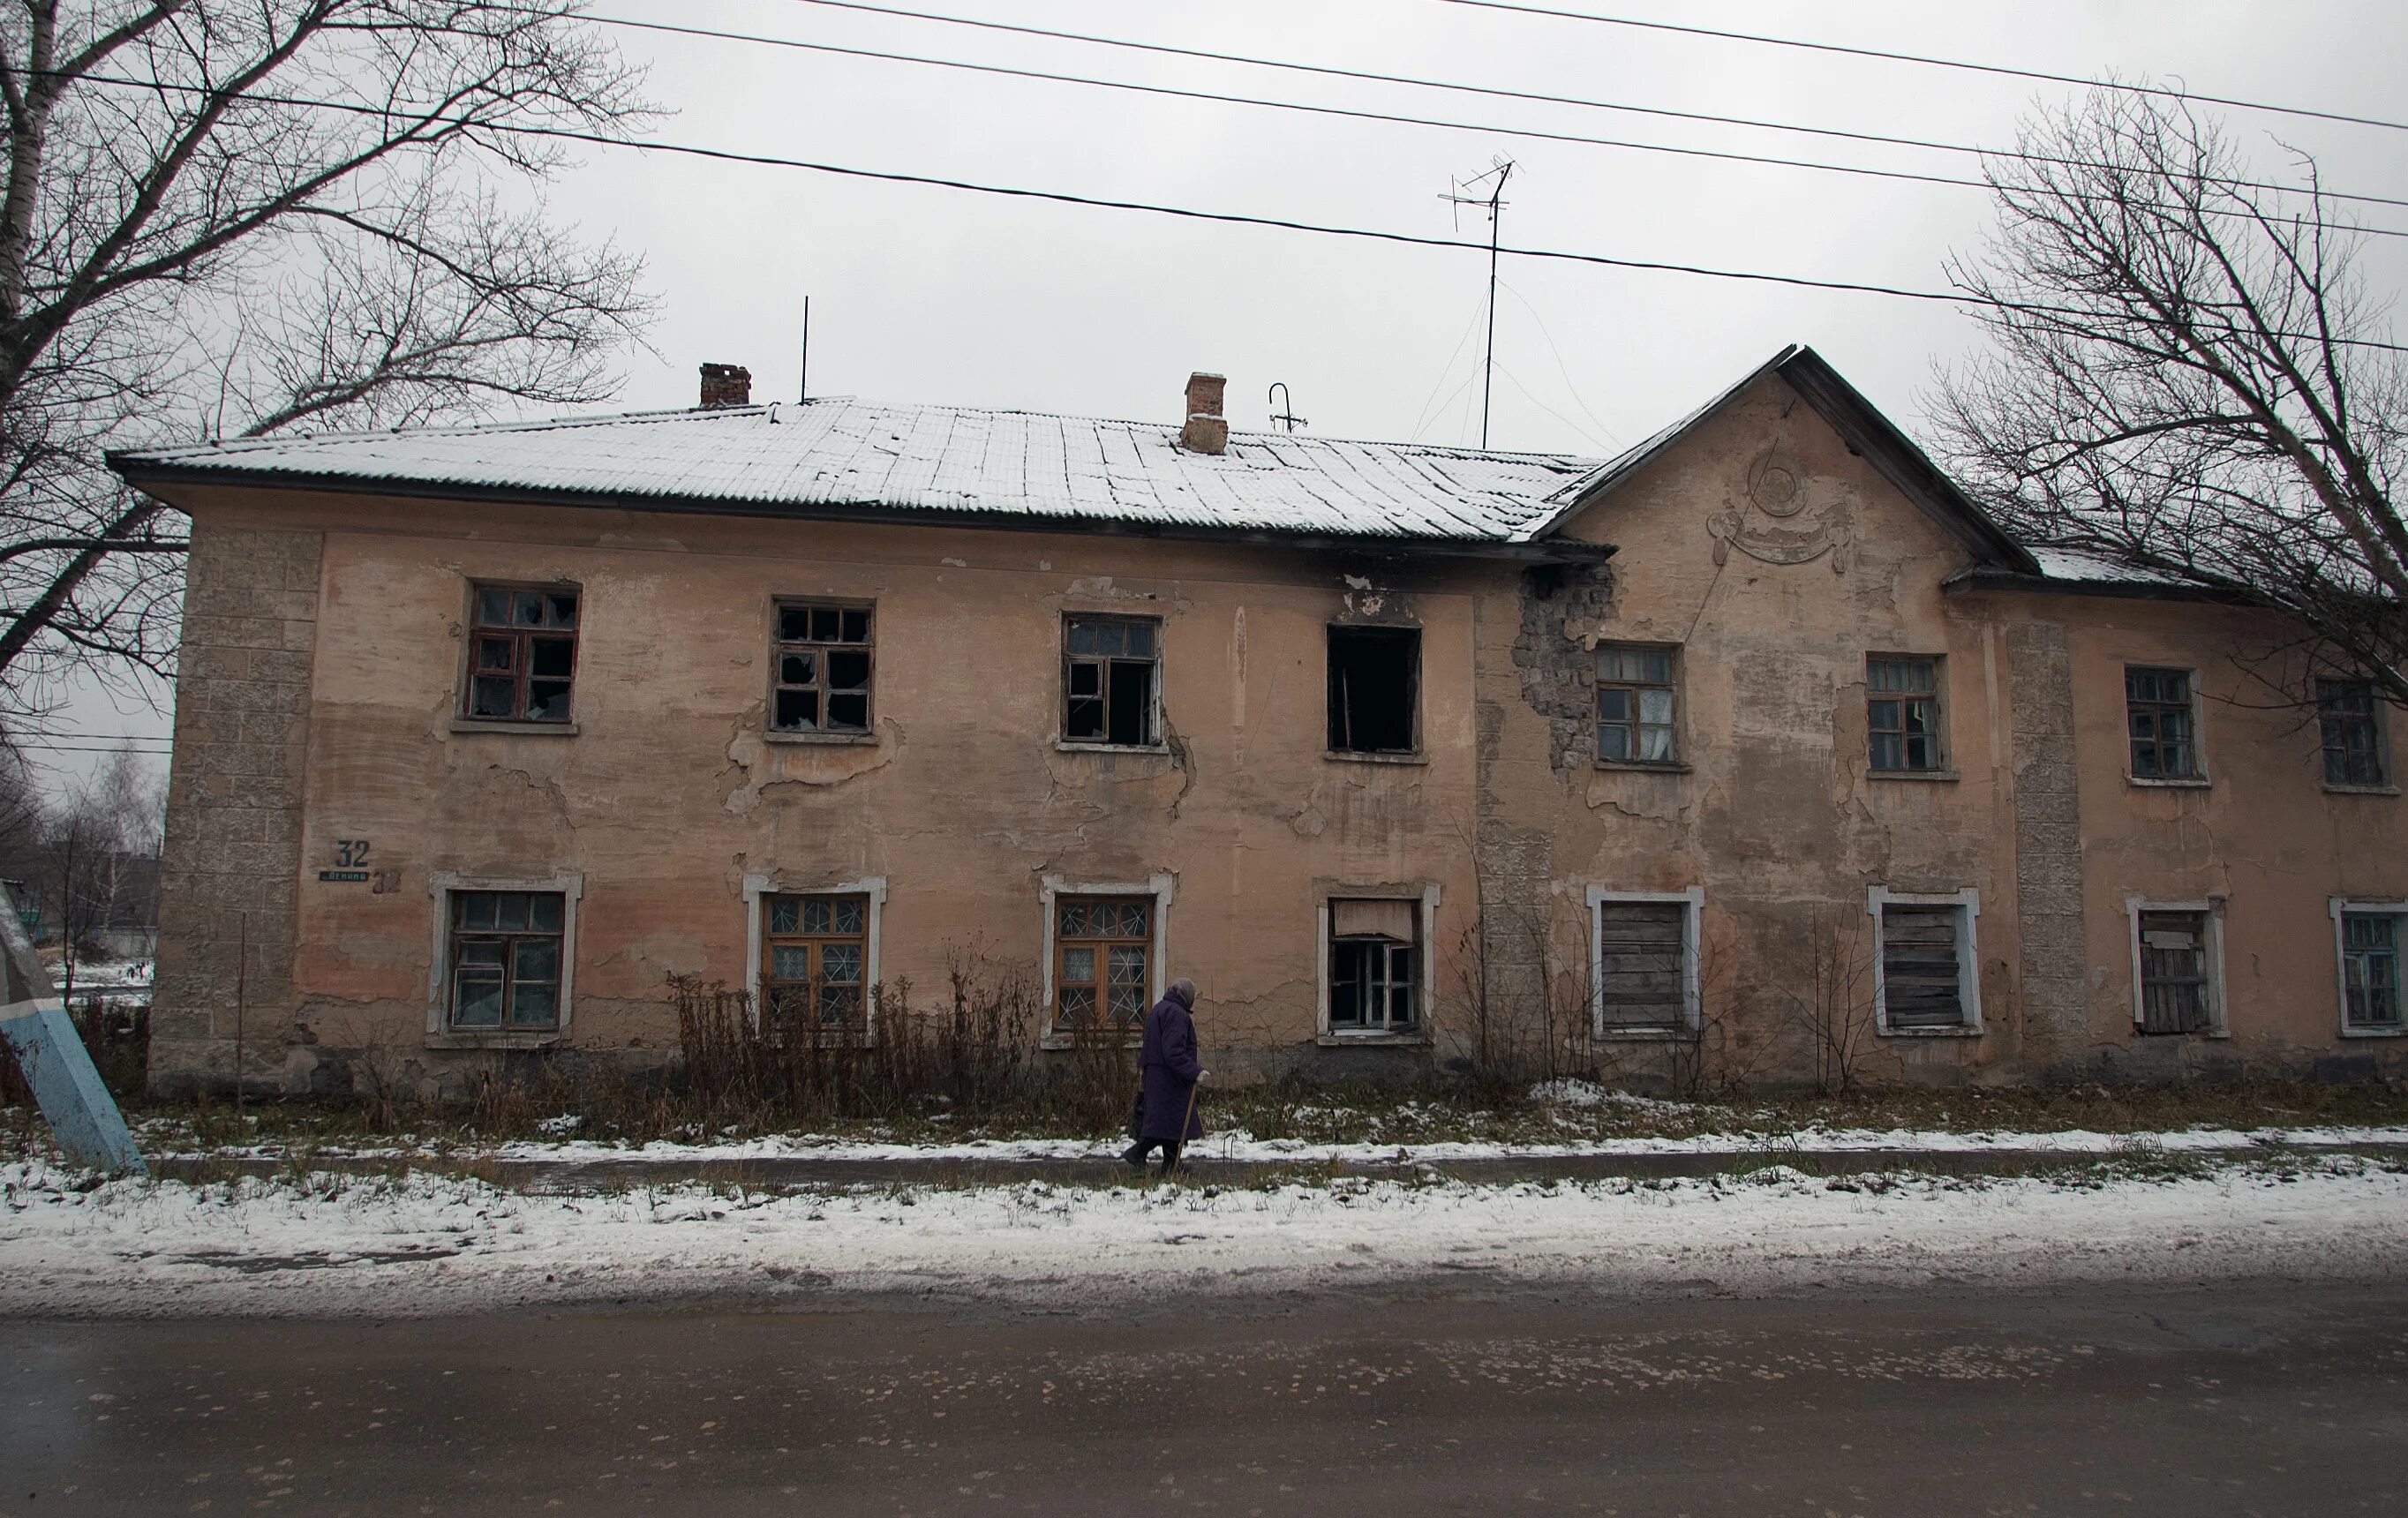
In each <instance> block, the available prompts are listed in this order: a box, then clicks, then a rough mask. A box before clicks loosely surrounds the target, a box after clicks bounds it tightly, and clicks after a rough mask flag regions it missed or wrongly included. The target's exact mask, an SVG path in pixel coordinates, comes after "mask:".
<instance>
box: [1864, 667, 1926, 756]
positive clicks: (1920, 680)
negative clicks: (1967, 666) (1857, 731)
mask: <svg viewBox="0 0 2408 1518" xmlns="http://www.w3.org/2000/svg"><path fill="white" fill-rule="evenodd" d="M1865 717H1866V727H1867V729H1868V735H1869V738H1870V743H1871V752H1870V753H1869V755H1868V757H1869V759H1870V761H1871V765H1872V767H1873V768H1874V769H1875V770H1888V771H1890V772H1892V773H1894V774H1913V773H1914V772H1916V771H1919V770H1936V769H1939V768H1940V767H1942V753H1941V744H1940V661H1939V660H1938V659H1937V658H1921V657H1914V656H1904V657H1901V656H1895V655H1886V654H1876V655H1874V656H1873V657H1871V658H1869V659H1867V660H1866V661H1865Z"/></svg>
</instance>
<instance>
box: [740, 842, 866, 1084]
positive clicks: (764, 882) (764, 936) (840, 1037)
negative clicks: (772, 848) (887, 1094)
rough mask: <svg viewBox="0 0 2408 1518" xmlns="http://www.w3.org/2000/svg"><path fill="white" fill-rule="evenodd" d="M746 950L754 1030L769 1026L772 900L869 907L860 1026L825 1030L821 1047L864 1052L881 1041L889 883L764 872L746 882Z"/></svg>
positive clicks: (748, 997)
mask: <svg viewBox="0 0 2408 1518" xmlns="http://www.w3.org/2000/svg"><path fill="white" fill-rule="evenodd" d="M743 890H744V949H745V960H746V964H745V978H744V991H745V1000H746V1002H747V1004H748V1007H749V1009H750V1015H751V1017H752V1020H753V1027H754V1028H755V1029H763V1028H767V1026H768V1023H767V1019H766V1018H765V1017H764V1016H763V1013H764V1012H765V1010H767V1005H768V1003H767V996H768V991H769V980H768V974H767V971H768V966H769V939H770V937H771V935H770V933H769V898H771V897H773V896H862V897H866V898H867V901H868V903H869V911H868V924H867V926H868V935H867V950H866V952H865V954H864V957H863V965H862V972H861V974H862V1020H861V1023H860V1024H859V1025H858V1026H854V1027H850V1028H841V1029H839V1028H834V1027H830V1028H826V1029H824V1030H823V1031H822V1032H821V1034H820V1036H819V1037H820V1041H821V1042H823V1043H828V1044H837V1043H847V1042H850V1043H857V1044H860V1045H861V1046H863V1047H867V1046H868V1045H871V1044H874V1043H876V1042H877V1040H878V1014H879V997H878V988H879V986H880V984H881V983H882V981H881V976H882V963H883V961H882V953H883V950H884V947H885V945H884V942H883V938H884V926H885V912H886V877H884V876H883V875H872V876H867V877H865V878H863V879H861V880H853V881H834V882H832V883H822V882H819V881H803V880H798V879H796V878H794V877H792V876H789V875H787V874H784V873H782V872H764V873H759V874H752V875H747V876H745V877H744V881H743Z"/></svg>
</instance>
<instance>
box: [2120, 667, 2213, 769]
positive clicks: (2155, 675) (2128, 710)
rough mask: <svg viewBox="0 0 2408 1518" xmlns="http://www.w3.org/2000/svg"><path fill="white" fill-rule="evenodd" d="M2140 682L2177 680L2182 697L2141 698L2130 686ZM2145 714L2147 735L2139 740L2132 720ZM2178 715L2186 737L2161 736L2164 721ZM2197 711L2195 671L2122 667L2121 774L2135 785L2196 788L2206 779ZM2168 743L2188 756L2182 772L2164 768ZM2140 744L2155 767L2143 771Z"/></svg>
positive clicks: (2171, 668) (2172, 668)
mask: <svg viewBox="0 0 2408 1518" xmlns="http://www.w3.org/2000/svg"><path fill="white" fill-rule="evenodd" d="M2140 680H2180V681H2182V691H2183V698H2182V699H2181V700H2179V701H2170V700H2167V699H2165V698H2164V697H2163V696H2162V695H2158V696H2147V697H2144V696H2143V695H2139V694H2137V693H2136V691H2135V689H2134V687H2135V685H2136V683H2137V682H2138V681H2140ZM2143 714H2146V715H2147V716H2148V717H2149V718H2150V719H2151V721H2150V728H2151V732H2150V736H2148V737H2146V738H2143V737H2142V736H2141V735H2140V734H2139V733H2137V732H2135V731H2134V730H2133V728H2134V723H2135V720H2136V719H2138V718H2139V717H2141V716H2143ZM2170 715H2178V716H2180V717H2181V718H2182V720H2183V723H2184V724H2185V726H2186V729H2187V735H2188V736H2186V737H2185V738H2180V739H2175V740H2170V739H2168V738H2166V737H2165V736H2164V733H2165V720H2166V718H2167V717H2168V716H2170ZM2200 738H2201V734H2200V711H2199V671H2198V670H2196V669H2186V668H2184V667H2182V666H2179V665H2137V664H2128V665H2126V666H2124V774H2125V778H2126V779H2128V780H2131V781H2132V782H2133V783H2135V784H2137V785H2185V784H2189V785H2199V784H2204V783H2205V782H2206V780H2207V752H2206V749H2205V747H2204V745H2203V744H2202V743H2201V742H2200ZM2170 742H2179V743H2180V745H2181V746H2182V747H2183V748H2184V749H2185V750H2186V751H2188V753H2189V759H2190V762H2189V765H2188V766H2187V767H2186V768H2183V769H2178V770H2177V769H2168V768H2166V767H2164V753H2165V750H2166V748H2167V747H2168V745H2169V743H2170ZM2143 745H2145V746H2146V747H2147V748H2148V750H2149V751H2150V752H2152V754H2153V755H2154V756H2155V759H2154V762H2155V763H2156V764H2157V768H2155V769H2143V767H2142V765H2141V754H2142V750H2143Z"/></svg>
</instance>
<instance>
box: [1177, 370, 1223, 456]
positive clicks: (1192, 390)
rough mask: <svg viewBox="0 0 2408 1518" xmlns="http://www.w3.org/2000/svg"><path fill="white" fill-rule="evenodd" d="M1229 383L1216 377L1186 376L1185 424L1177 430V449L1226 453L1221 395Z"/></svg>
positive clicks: (1214, 375) (1206, 375) (1203, 375)
mask: <svg viewBox="0 0 2408 1518" xmlns="http://www.w3.org/2000/svg"><path fill="white" fill-rule="evenodd" d="M1228 384H1229V381H1227V380H1224V379H1222V378H1221V377H1220V376H1219V375H1217V374H1191V375H1189V376H1188V377H1187V424H1186V425H1185V426H1183V427H1181V428H1180V429H1179V446H1180V447H1182V448H1183V449H1185V450H1187V451H1189V452H1191V453H1226V452H1227V451H1228V449H1229V423H1228V421H1227V420H1226V418H1224V417H1223V416H1222V415H1221V393H1222V392H1223V391H1224V390H1226V389H1227V388H1228Z"/></svg>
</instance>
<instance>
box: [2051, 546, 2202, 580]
mask: <svg viewBox="0 0 2408 1518" xmlns="http://www.w3.org/2000/svg"><path fill="white" fill-rule="evenodd" d="M2031 556H2032V557H2033V558H2035V559H2037V560H2039V561H2040V572H2041V573H2042V575H2045V576H2046V577H2048V578H2049V579H2051V580H2073V581H2076V582H2078V583H2082V584H2087V585H2180V584H2184V583H2186V581H2183V580H2177V579H2175V578H2174V577H2173V576H2171V575H2167V574H2160V573H2159V572H2157V570H2155V569H2148V568H2144V567H2143V566H2140V565H2137V564H2128V563H2126V562H2125V561H2124V560H2122V559H2118V558H2115V557H2114V556H2113V555H2111V554H2106V553H2100V552H2094V551H2090V550H2087V549H2075V548H2034V549H2032V550H2031Z"/></svg>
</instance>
